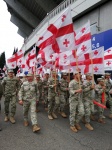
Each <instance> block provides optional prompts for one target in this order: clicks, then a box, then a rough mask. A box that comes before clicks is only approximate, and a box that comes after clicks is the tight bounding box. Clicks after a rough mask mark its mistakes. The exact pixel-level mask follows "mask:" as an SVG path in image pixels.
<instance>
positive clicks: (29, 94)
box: [19, 73, 40, 132]
mask: <svg viewBox="0 0 112 150" xmlns="http://www.w3.org/2000/svg"><path fill="white" fill-rule="evenodd" d="M38 98H39V90H38V87H37V85H36V84H35V82H34V81H33V74H30V73H28V75H27V81H26V82H24V83H23V84H22V86H21V89H20V91H19V104H23V114H24V126H28V125H29V123H28V111H29V108H30V111H31V112H30V116H31V122H32V126H33V132H36V131H39V130H40V127H39V126H38V124H37V114H36V100H37V99H38Z"/></svg>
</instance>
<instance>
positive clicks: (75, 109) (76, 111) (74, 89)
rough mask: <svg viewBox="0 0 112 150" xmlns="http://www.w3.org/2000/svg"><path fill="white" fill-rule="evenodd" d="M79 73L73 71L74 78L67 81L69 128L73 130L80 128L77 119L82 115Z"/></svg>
mask: <svg viewBox="0 0 112 150" xmlns="http://www.w3.org/2000/svg"><path fill="white" fill-rule="evenodd" d="M80 77H81V74H80V73H79V72H75V73H74V79H73V80H72V81H70V83H69V93H70V97H69V104H70V129H71V130H72V131H73V132H77V131H78V130H81V127H80V125H79V121H80V120H81V118H82V116H83V115H84V106H83V103H82V88H80V85H79V80H80Z"/></svg>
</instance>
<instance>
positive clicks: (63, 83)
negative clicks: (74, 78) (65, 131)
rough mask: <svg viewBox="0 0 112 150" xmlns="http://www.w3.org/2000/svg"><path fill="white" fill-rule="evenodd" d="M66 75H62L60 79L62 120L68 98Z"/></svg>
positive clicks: (64, 116)
mask: <svg viewBox="0 0 112 150" xmlns="http://www.w3.org/2000/svg"><path fill="white" fill-rule="evenodd" d="M67 76H68V75H67V73H66V72H64V73H62V79H61V80H60V114H61V116H62V117H63V118H66V117H67V115H66V114H65V105H66V101H67V98H68V97H67V96H68V93H67V92H68V81H67Z"/></svg>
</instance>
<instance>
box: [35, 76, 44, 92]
mask: <svg viewBox="0 0 112 150" xmlns="http://www.w3.org/2000/svg"><path fill="white" fill-rule="evenodd" d="M36 83H37V86H38V89H39V91H40V92H42V86H43V83H42V80H41V79H40V80H39V81H36Z"/></svg>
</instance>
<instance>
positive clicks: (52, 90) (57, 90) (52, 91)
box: [48, 78, 60, 94]
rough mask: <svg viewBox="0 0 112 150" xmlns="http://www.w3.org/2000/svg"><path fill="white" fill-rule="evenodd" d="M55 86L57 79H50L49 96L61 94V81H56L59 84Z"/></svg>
mask: <svg viewBox="0 0 112 150" xmlns="http://www.w3.org/2000/svg"><path fill="white" fill-rule="evenodd" d="M54 84H55V79H53V78H49V80H48V86H49V88H48V94H52V93H53V94H54V93H57V94H59V92H60V86H59V80H58V79H56V84H57V85H56V87H54V86H53V85H54ZM55 90H56V91H55Z"/></svg>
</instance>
